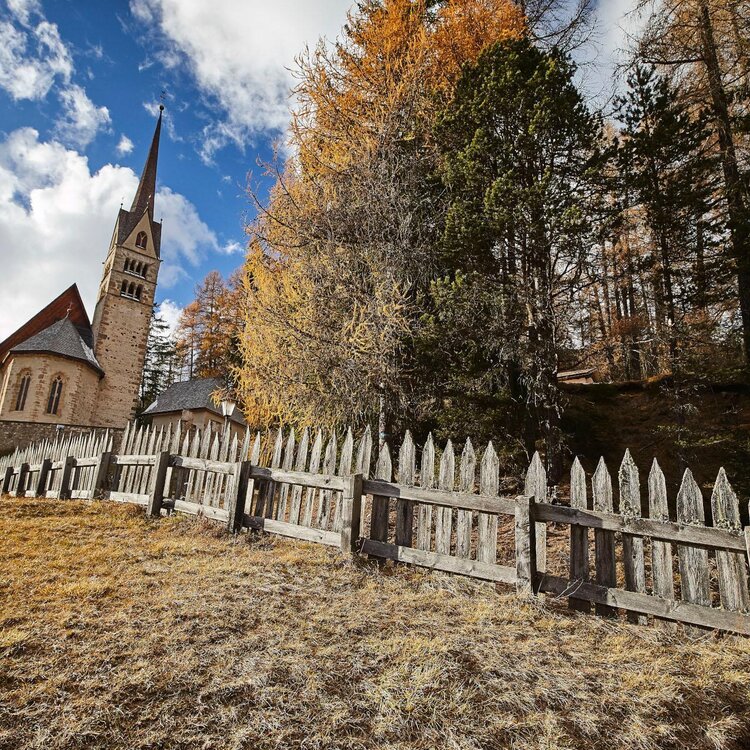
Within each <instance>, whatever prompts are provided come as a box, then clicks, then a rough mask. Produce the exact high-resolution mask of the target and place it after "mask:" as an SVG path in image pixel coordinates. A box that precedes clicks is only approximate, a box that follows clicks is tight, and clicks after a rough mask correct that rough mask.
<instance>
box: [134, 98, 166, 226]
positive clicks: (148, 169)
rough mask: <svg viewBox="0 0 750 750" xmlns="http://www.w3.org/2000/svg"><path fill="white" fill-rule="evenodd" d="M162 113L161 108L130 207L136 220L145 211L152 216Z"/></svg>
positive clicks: (162, 108)
mask: <svg viewBox="0 0 750 750" xmlns="http://www.w3.org/2000/svg"><path fill="white" fill-rule="evenodd" d="M163 111H164V107H163V106H162V107H160V110H159V119H158V120H157V122H156V130H155V131H154V137H153V139H152V140H151V148H150V149H149V152H148V156H147V157H146V163H145V164H144V165H143V172H141V181H140V182H139V183H138V190H136V193H135V197H134V198H133V205H132V206H131V207H130V211H131V213H135V214H138V218H140V217H141V216H143V212H144V211H146V210H147V209H148V211H149V213H150V214H151V218H153V216H154V196H155V195H156V165H157V162H158V161H159V138H160V136H161V116H162V112H163Z"/></svg>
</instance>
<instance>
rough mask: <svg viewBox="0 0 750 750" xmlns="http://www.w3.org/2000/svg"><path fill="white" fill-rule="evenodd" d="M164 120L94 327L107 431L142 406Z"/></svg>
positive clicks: (122, 219)
mask: <svg viewBox="0 0 750 750" xmlns="http://www.w3.org/2000/svg"><path fill="white" fill-rule="evenodd" d="M159 109H160V110H163V109H164V107H160V108H159ZM161 120H162V114H161V111H160V112H159V119H158V120H157V123H156V130H155V132H154V137H153V140H152V141H151V148H150V150H149V152H148V158H147V159H146V164H145V165H144V167H143V174H142V175H141V180H140V182H139V183H138V190H137V191H136V194H135V198H134V199H133V206H132V208H131V209H130V210H129V211H128V210H126V209H124V208H120V210H119V212H118V214H117V221H116V222H115V228H114V232H113V233H112V240H111V241H110V246H109V252H108V253H107V258H106V260H105V261H104V273H103V275H102V281H101V284H100V285H99V297H98V299H97V302H96V308H95V310H94V320H93V322H92V326H91V328H92V332H93V334H94V354H95V356H96V359H97V361H98V362H99V364H100V365H101V368H102V369H103V370H104V373H105V376H104V378H102V380H101V381H100V383H99V390H98V394H97V400H96V409H95V411H96V414H97V417H96V419H97V424H98V425H101V426H105V427H117V426H121V425H124V424H125V423H126V422H128V421H129V420H130V419H131V417H132V415H133V412H134V410H135V407H136V404H137V401H138V387H139V384H140V382H141V374H142V372H143V362H144V360H145V357H146V343H147V341H148V332H149V328H150V324H151V314H152V311H153V305H154V295H155V293H156V280H157V276H158V273H159V265H160V264H161V258H160V248H161V223H160V222H158V221H156V220H155V219H154V194H155V193H156V164H157V161H158V159H159V136H160V135H161Z"/></svg>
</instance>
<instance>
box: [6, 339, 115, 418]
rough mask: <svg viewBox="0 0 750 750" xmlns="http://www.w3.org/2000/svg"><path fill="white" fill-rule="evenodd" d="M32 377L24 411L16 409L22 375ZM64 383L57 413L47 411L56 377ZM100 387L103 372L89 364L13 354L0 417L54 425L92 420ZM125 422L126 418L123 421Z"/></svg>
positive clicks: (40, 354) (45, 355)
mask: <svg viewBox="0 0 750 750" xmlns="http://www.w3.org/2000/svg"><path fill="white" fill-rule="evenodd" d="M27 373H28V374H29V375H30V376H31V385H30V386H29V392H28V395H27V397H26V403H25V404H24V408H23V411H16V410H15V407H16V398H17V396H18V388H19V384H20V380H21V376H22V375H24V374H27ZM58 376H59V377H60V378H61V379H62V382H63V389H62V395H61V398H60V405H59V408H58V410H57V414H47V402H48V399H49V393H50V387H51V386H52V381H53V380H54V379H55V378H56V377H58ZM98 388H99V374H98V373H97V372H96V371H95V370H94V369H93V368H91V367H89V366H88V365H87V364H84V363H83V362H79V361H78V360H75V359H67V358H66V357H60V356H57V355H54V354H43V353H31V352H29V353H17V354H12V355H11V356H10V358H9V361H8V362H6V364H5V377H4V381H3V390H2V393H0V419H2V420H7V419H9V420H11V421H19V422H27V421H28V422H46V423H48V424H52V425H58V424H66V425H68V424H69V425H81V424H87V423H90V422H91V416H92V411H93V409H94V404H95V401H96V396H97V391H98ZM123 421H124V420H123Z"/></svg>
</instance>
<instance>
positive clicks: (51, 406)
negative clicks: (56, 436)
mask: <svg viewBox="0 0 750 750" xmlns="http://www.w3.org/2000/svg"><path fill="white" fill-rule="evenodd" d="M62 389H63V380H62V378H61V377H60V376H59V375H58V376H57V377H55V379H54V380H53V381H52V385H51V386H50V389H49V398H48V399H47V414H57V412H58V410H59V408H60V396H62Z"/></svg>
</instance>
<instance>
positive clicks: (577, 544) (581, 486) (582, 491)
mask: <svg viewBox="0 0 750 750" xmlns="http://www.w3.org/2000/svg"><path fill="white" fill-rule="evenodd" d="M570 507H571V508H576V509H578V510H583V511H585V510H588V504H587V493H586V472H585V471H584V470H583V466H581V462H580V461H579V460H578V457H577V456H576V458H575V459H574V460H573V466H572V468H571V470H570ZM588 580H589V530H588V528H586V527H585V526H575V525H573V524H571V526H570V581H571V585H572V586H573V591H571V596H570V598H569V599H568V606H569V608H570V609H572V610H576V611H577V612H590V611H591V602H588V601H586V600H585V599H578V598H577V597H576V596H575V587H576V586H578V585H580V584H583V583H588Z"/></svg>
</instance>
